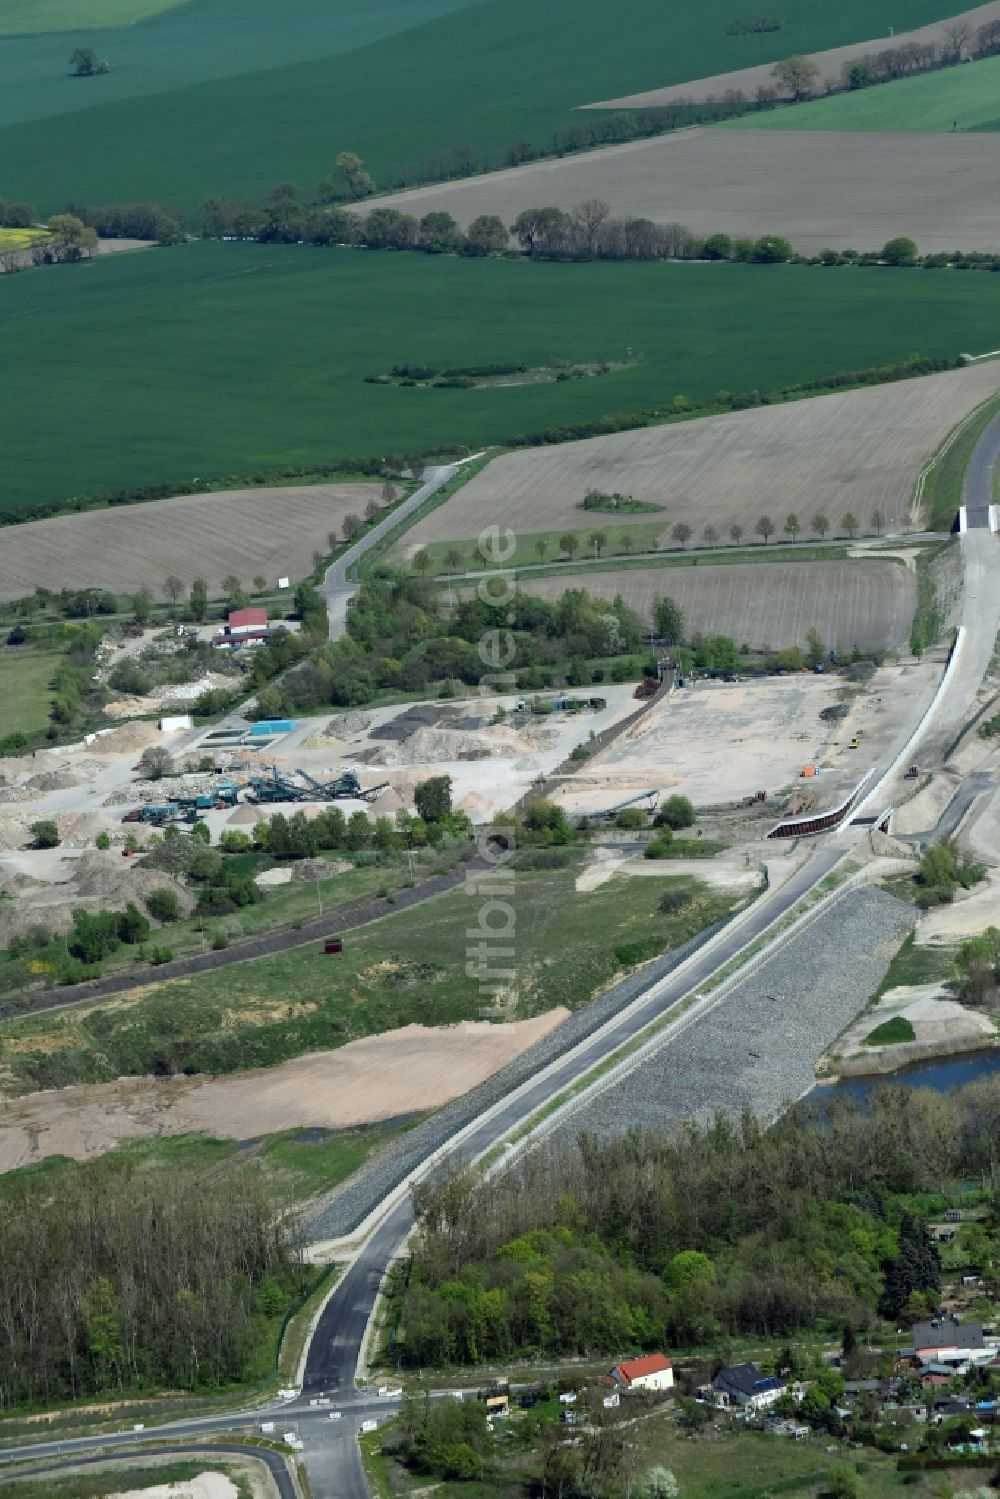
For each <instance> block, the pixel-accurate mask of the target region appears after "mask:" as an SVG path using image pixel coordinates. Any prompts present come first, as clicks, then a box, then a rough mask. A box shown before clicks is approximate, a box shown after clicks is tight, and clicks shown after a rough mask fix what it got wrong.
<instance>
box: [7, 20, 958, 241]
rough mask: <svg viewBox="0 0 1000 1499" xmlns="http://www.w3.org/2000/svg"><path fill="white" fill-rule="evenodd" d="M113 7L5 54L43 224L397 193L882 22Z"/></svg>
mask: <svg viewBox="0 0 1000 1499" xmlns="http://www.w3.org/2000/svg"><path fill="white" fill-rule="evenodd" d="M120 4H121V0H87V6H86V9H84V10H83V11H82V13H81V10H80V7H79V6H76V5H74V6H73V7H72V11H71V6H70V0H44V4H43V5H42V7H41V18H40V21H39V23H38V24H39V26H40V27H58V26H60V25H63V24H66V23H67V22H69V23H70V24H74V25H76V26H80V25H81V24H82V25H84V26H86V27H87V28H88V29H85V30H79V29H77V30H56V29H47V30H40V31H39V32H38V34H35V35H28V36H18V37H17V45H16V46H12V45H9V44H8V45H6V46H3V47H0V101H2V103H0V159H2V160H3V161H4V162H5V163H6V165H7V170H6V173H5V182H4V192H5V195H6V196H8V197H10V198H12V199H13V198H23V199H27V200H28V201H31V202H34V203H35V204H36V205H37V206H38V208H39V209H40V211H42V212H43V213H45V214H48V213H52V212H55V211H56V210H58V209H59V208H60V207H62V205H63V204H64V203H65V202H66V201H67V200H69V199H75V200H76V201H81V200H82V201H90V202H108V201H119V202H121V201H132V202H136V201H149V200H158V201H161V202H164V203H166V204H170V205H173V206H175V207H179V208H182V209H186V210H188V211H190V212H196V211H197V208H198V205H199V204H200V203H201V202H202V201H203V200H204V199H205V198H206V197H208V196H209V195H211V194H213V193H221V194H235V195H245V194H247V193H249V192H255V191H261V190H263V189H264V188H266V187H268V186H270V185H271V184H273V183H275V182H287V181H289V180H293V181H297V182H299V183H300V184H302V185H304V186H308V187H310V188H311V187H312V185H313V184H314V183H316V182H318V181H319V180H320V179H321V178H323V177H324V176H326V175H327V173H328V172H329V171H330V168H331V165H332V161H333V158H334V157H335V155H336V154H337V152H338V151H340V150H344V149H353V150H356V151H359V152H360V153H361V155H362V156H364V157H365V158H366V160H367V161H368V162H369V165H370V167H371V169H372V170H373V171H374V174H375V177H376V181H378V182H380V183H383V184H389V183H391V182H392V181H393V180H395V179H397V177H398V175H399V174H400V173H403V172H406V173H408V174H410V175H412V173H413V172H414V171H415V170H423V171H424V172H428V171H429V172H430V173H432V174H433V172H434V167H435V165H436V164H437V165H440V162H441V159H442V158H443V157H448V156H450V157H452V159H454V156H455V153H456V151H457V150H459V149H463V150H469V151H472V152H473V153H475V154H476V156H477V157H479V156H482V154H483V153H486V154H488V155H490V156H491V157H493V158H495V159H498V160H502V159H503V156H504V154H505V153H506V151H507V150H508V149H509V148H510V146H511V145H513V144H514V143H515V142H517V141H530V142H532V143H534V144H536V145H539V146H544V145H547V144H548V143H549V141H550V138H551V136H552V133H553V132H554V131H555V130H557V129H561V128H565V127H567V126H570V125H572V124H573V122H574V119H573V111H574V110H575V109H576V108H578V107H579V106H580V105H582V104H585V103H586V102H587V101H588V100H594V99H601V98H606V97H608V96H610V95H614V94H624V93H629V92H633V91H635V90H637V89H650V88H654V87H658V86H661V85H669V84H676V83H682V82H683V81H684V80H685V79H690V78H703V77H705V76H706V75H708V74H712V73H717V72H720V71H725V70H728V69H733V68H741V67H746V66H752V65H754V64H761V63H768V62H772V61H774V60H775V59H776V58H778V57H783V56H787V55H788V54H789V53H790V52H798V51H811V50H815V49H817V48H825V47H832V46H837V45H842V44H846V43H849V42H852V41H855V40H857V39H865V38H867V37H868V36H869V35H870V33H871V29H872V26H871V17H870V5H869V4H868V3H867V0H843V3H842V4H840V5H838V6H836V7H817V6H816V5H815V4H814V3H813V0H786V3H785V4H783V6H782V18H783V21H784V25H783V27H782V29H781V31H780V32H779V33H777V34H774V33H752V32H751V33H748V34H744V35H741V36H729V35H727V32H726V26H727V23H728V22H729V21H730V20H731V19H732V16H733V7H732V5H731V4H725V5H724V4H722V3H721V0H713V3H711V4H708V5H700V6H695V5H687V6H683V7H679V6H678V7H671V8H670V9H665V8H664V7H663V5H662V4H661V3H660V0H623V3H622V4H621V5H619V7H618V8H617V11H616V17H615V20H616V24H615V25H614V26H609V25H608V22H607V7H606V6H605V5H604V4H602V3H601V0H548V3H547V4H546V5H544V6H539V5H537V4H536V3H535V0H480V3H471V0H408V3H407V4H405V5H401V4H400V3H399V0H374V3H371V0H370V3H367V4H365V5H357V4H356V3H353V0H332V3H330V0H285V3H284V4H282V5H280V6H276V5H274V4H272V3H270V0H243V3H241V4H240V5H239V6H238V7H235V8H234V6H233V4H232V0H189V3H187V4H184V5H177V6H173V7H171V8H168V9H162V7H160V6H159V5H158V4H157V0H143V3H142V6H141V9H140V17H142V18H140V19H138V20H136V22H135V24H134V25H133V24H121V25H119V24H115V22H116V20H117V19H118V16H119V15H120V10H119V6H120ZM35 8H36V7H35V5H34V4H32V7H31V9H32V12H33V11H34V10H35ZM959 8H960V7H959V4H958V3H957V0H899V3H898V4H897V5H896V6H895V7H894V9H893V17H894V24H895V25H896V27H897V29H902V28H904V27H910V26H920V25H924V24H927V23H930V22H932V21H936V20H940V19H942V18H943V17H945V16H948V15H952V14H954V13H955V11H956V10H958V9H959ZM6 9H10V10H11V19H10V21H9V22H8V25H9V26H10V28H11V30H12V31H13V30H15V29H21V28H23V26H24V23H25V15H26V13H27V12H28V3H27V0H16V3H15V5H14V6H13V7H9V6H5V10H6ZM154 9H156V10H158V11H159V12H160V13H158V14H151V13H150V12H151V11H152V10H154ZM744 9H745V10H746V12H747V14H751V13H752V8H750V7H744ZM130 10H131V13H132V15H134V14H135V11H134V9H132V8H131V7H130ZM71 16H72V20H71ZM237 16H238V23H237V21H236V20H235V17H237ZM91 18H93V19H92V20H91ZM130 18H131V17H130ZM109 23H110V24H109ZM93 26H98V27H100V28H101V29H99V30H97V31H95V30H93V29H90V28H91V27H93ZM79 43H83V44H85V45H95V46H96V47H97V50H98V51H99V53H100V56H101V57H102V58H105V59H107V61H108V62H109V64H110V68H111V71H110V72H109V73H108V74H106V75H104V76H101V77H96V78H89V79H77V78H70V77H69V76H68V73H69V69H68V66H67V63H68V57H69V53H70V51H71V50H72V48H73V47H74V46H75V45H77V44H79ZM401 99H405V100H406V108H405V110H400V108H399V101H400V100H401ZM150 140H156V141H157V142H158V146H157V150H156V151H155V152H150V150H149V141H150Z"/></svg>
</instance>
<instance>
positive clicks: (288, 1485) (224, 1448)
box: [17, 1442, 298, 1499]
mask: <svg viewBox="0 0 1000 1499" xmlns="http://www.w3.org/2000/svg"><path fill="white" fill-rule="evenodd" d="M150 1455H151V1456H156V1457H200V1456H202V1455H204V1456H205V1457H206V1458H210V1457H216V1456H226V1457H230V1456H237V1457H254V1458H256V1459H257V1460H258V1461H259V1462H262V1463H263V1464H264V1465H265V1466H266V1468H267V1469H268V1471H269V1472H270V1474H271V1477H272V1479H273V1480H274V1486H275V1488H276V1489H277V1490H278V1493H279V1494H280V1496H281V1499H298V1496H297V1494H296V1490H295V1485H294V1483H293V1482H292V1477H291V1474H290V1473H289V1471H288V1467H287V1465H286V1463H285V1460H284V1458H283V1457H282V1455H281V1453H280V1452H271V1451H269V1450H268V1448H266V1447H243V1446H240V1445H239V1444H238V1443H236V1442H213V1443H212V1444H211V1446H208V1445H206V1446H204V1447H197V1448H195V1447H157V1448H156V1451H155V1453H152V1454H150ZM122 1456H123V1455H122V1454H121V1453H117V1454H116V1453H111V1452H105V1453H104V1454H103V1455H102V1456H101V1457H76V1458H66V1459H64V1461H62V1462H58V1463H47V1464H45V1466H44V1467H40V1468H30V1467H29V1468H25V1469H23V1470H22V1471H19V1472H18V1475H17V1476H18V1479H19V1480H20V1479H25V1480H28V1479H37V1478H44V1477H46V1476H47V1475H48V1474H49V1473H62V1472H64V1471H65V1470H66V1469H67V1468H82V1467H91V1466H96V1465H97V1464H99V1463H106V1462H108V1461H109V1460H111V1459H114V1460H115V1461H120V1460H121V1459H122Z"/></svg>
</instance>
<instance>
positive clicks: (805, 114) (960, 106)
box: [719, 57, 1000, 131]
mask: <svg viewBox="0 0 1000 1499" xmlns="http://www.w3.org/2000/svg"><path fill="white" fill-rule="evenodd" d="M956 123H957V124H958V126H959V128H960V129H962V130H977V131H978V130H1000V57H984V58H982V59H981V60H980V61H979V62H970V63H963V64H962V65H961V66H960V67H956V68H942V69H940V71H938V72H936V73H922V74H919V75H918V76H917V77H915V78H898V79H896V80H895V81H894V82H892V83H883V84H879V85H878V86H877V87H875V88H866V89H857V90H856V91H854V92H853V93H846V94H832V95H831V96H830V97H829V98H826V99H811V100H809V101H808V102H807V103H805V104H795V105H790V106H788V107H787V108H784V109H776V110H771V111H767V112H765V113H764V114H754V115H743V116H742V117H741V118H740V119H738V120H732V121H728V122H726V124H725V125H720V126H719V128H720V129H726V130H730V129H733V130H739V129H745V128H746V127H748V126H750V127H752V128H753V129H755V130H873V131H874V130H920V131H941V130H952V129H953V128H954V126H955V124H956Z"/></svg>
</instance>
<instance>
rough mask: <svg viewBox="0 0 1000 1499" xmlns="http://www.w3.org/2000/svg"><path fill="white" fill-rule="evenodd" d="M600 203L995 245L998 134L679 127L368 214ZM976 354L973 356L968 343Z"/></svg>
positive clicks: (810, 229)
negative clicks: (678, 128)
mask: <svg viewBox="0 0 1000 1499" xmlns="http://www.w3.org/2000/svg"><path fill="white" fill-rule="evenodd" d="M587 198H600V199H603V200H604V202H606V203H607V204H608V205H609V207H610V209H611V212H612V214H614V215H615V216H616V217H621V218H647V219H653V220H654V221H655V222H656V223H660V224H683V225H684V227H685V228H686V229H688V230H690V232H691V233H692V234H695V235H698V236H699V237H701V236H706V237H707V236H708V235H710V234H730V235H737V236H741V237H745V238H750V239H757V238H758V237H759V236H760V235H762V234H780V235H783V236H784V237H785V238H786V239H788V240H790V241H791V243H792V245H793V246H794V248H795V249H796V250H799V251H801V252H802V253H803V254H809V255H814V254H818V253H819V251H821V250H824V249H828V248H832V249H847V248H851V249H855V250H872V249H878V248H879V247H880V246H881V245H883V244H884V243H885V242H886V240H888V239H892V238H893V237H894V236H896V235H908V236H909V237H910V238H911V239H914V240H916V242H917V246H918V248H919V249H920V251H921V252H922V253H931V252H937V251H941V250H954V249H955V248H956V246H960V247H961V248H962V249H963V250H986V251H995V250H998V249H1000V155H998V153H997V148H996V140H995V137H994V136H992V135H989V134H983V135H974V134H965V133H964V132H958V133H956V134H950V133H944V134H938V135H931V134H916V133H901V134H899V135H890V134H867V133H861V132H852V131H818V130H817V131H811V130H803V131H793V130H752V129H748V130H722V129H702V128H697V129H693V130H678V131H675V132H673V133H672V134H670V135H660V136H655V137H653V138H652V139H650V140H643V141H633V142H630V143H629V144H628V145H624V146H606V147H604V148H603V149H601V150H598V151H581V152H580V153H579V154H576V155H573V156H564V157H562V158H559V159H557V160H554V161H539V162H532V163H531V164H530V165H528V166H523V167H511V168H509V169H507V170H505V171H502V172H491V173H488V174H486V175H485V176H481V177H470V178H466V179H464V180H462V181H459V182H446V183H441V184H439V185H438V186H436V187H424V188H417V189H414V190H413V191H412V192H403V193H395V194H393V195H392V196H391V197H387V198H372V199H368V200H366V202H365V205H364V206H365V209H366V211H367V210H370V209H372V208H398V209H400V210H401V211H402V212H404V213H411V214H416V215H417V217H418V218H419V217H422V216H423V215H424V214H425V213H432V212H439V211H443V212H445V213H450V214H451V215H452V216H453V217H454V218H455V219H456V220H457V221H458V223H459V224H461V225H462V226H463V227H467V226H468V225H469V224H470V223H471V222H472V220H473V219H474V218H476V217H478V215H479V214H499V216H500V218H501V219H503V221H504V223H505V224H511V223H513V221H514V220H515V219H516V217H517V215H518V214H519V213H521V212H522V211H523V210H524V209H527V208H538V207H541V206H551V207H555V208H562V209H566V210H569V209H571V208H573V207H575V205H576V204H578V203H582V202H584V200H585V199H587ZM969 352H970V353H974V352H976V351H975V350H970V351H969Z"/></svg>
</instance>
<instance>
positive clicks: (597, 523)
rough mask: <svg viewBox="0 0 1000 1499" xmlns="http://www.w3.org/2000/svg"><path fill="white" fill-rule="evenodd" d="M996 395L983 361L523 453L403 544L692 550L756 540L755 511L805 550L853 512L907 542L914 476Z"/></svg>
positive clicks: (995, 372)
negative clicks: (478, 540) (636, 531)
mask: <svg viewBox="0 0 1000 1499" xmlns="http://www.w3.org/2000/svg"><path fill="white" fill-rule="evenodd" d="M998 389H1000V361H997V362H993V361H987V362H986V363H983V364H978V365H970V366H968V367H967V368H966V369H963V370H949V371H947V372H946V373H945V374H942V375H928V376H925V377H923V378H922V379H920V380H901V381H899V382H897V383H894V384H891V385H881V386H873V387H870V388H868V389H866V390H854V391H847V392H845V393H844V394H842V395H827V396H815V397H811V398H810V399H809V400H805V401H795V402H791V403H789V404H787V405H783V406H764V407H758V408H757V409H756V410H750V411H736V412H733V413H732V414H727V415H725V416H712V417H706V418H704V419H703V420H700V421H689V422H678V423H673V424H671V425H669V426H662V427H644V428H641V429H639V430H637V431H634V432H619V433H614V434H613V435H611V436H608V437H590V438H587V439H585V440H583V441H581V442H566V443H559V444H556V445H555V446H552V447H538V448H522V449H520V450H519V451H517V452H514V453H507V454H504V455H503V456H502V457H500V458H497V459H495V460H494V461H493V462H492V463H490V464H488V465H487V467H486V468H484V469H483V470H482V472H481V473H478V474H476V476H475V478H473V479H471V480H470V481H469V483H468V484H466V485H464V486H463V488H462V489H460V490H458V491H457V493H456V494H455V495H454V496H453V497H452V498H451V499H450V500H448V501H447V502H446V503H445V504H443V505H440V506H438V508H437V509H436V510H433V511H432V512H431V513H430V515H428V516H426V517H425V518H424V519H423V520H421V521H418V522H417V524H416V525H415V526H414V527H413V529H412V530H410V531H408V532H407V534H406V542H407V545H409V544H411V543H412V544H414V546H424V545H426V544H428V543H430V542H442V541H462V540H468V541H470V542H471V541H472V540H473V539H474V538H475V537H477V536H479V535H480V533H481V531H482V529H483V527H484V526H485V525H497V526H500V527H501V528H505V527H509V529H510V530H511V531H513V532H514V534H515V535H516V536H524V535H529V534H530V533H532V532H535V531H561V530H563V529H564V528H565V529H567V530H571V531H579V530H582V529H583V528H584V527H586V528H587V529H597V528H602V527H613V528H614V530H615V531H620V530H622V529H624V528H625V527H627V526H628V525H630V524H645V525H648V524H649V522H650V521H651V520H655V521H660V520H662V526H663V529H662V531H661V532H660V544H661V545H665V544H666V543H667V538H668V537H669V534H670V529H671V527H672V526H673V525H674V524H675V522H677V521H686V522H687V523H688V524H689V525H691V526H692V527H693V529H694V533H695V536H696V537H697V535H698V533H699V531H700V529H701V526H702V525H703V524H704V523H705V522H706V521H711V522H712V524H713V525H714V526H715V528H716V530H717V531H718V532H719V534H720V536H721V537H723V538H725V536H726V534H727V531H728V528H729V526H730V525H732V524H733V523H734V522H737V523H739V524H740V525H742V527H743V530H744V535H745V537H746V538H747V539H748V540H752V539H753V534H754V533H753V528H754V525H755V524H756V521H757V518H758V516H759V515H760V513H761V511H767V513H768V514H769V515H770V516H771V517H772V518H773V519H774V520H775V522H776V523H777V524H778V525H779V526H781V525H782V524H783V523H784V519H785V516H786V515H787V514H788V513H789V511H792V510H794V511H795V512H796V513H797V514H798V516H799V520H800V521H801V523H802V528H803V529H802V535H803V537H806V536H808V535H809V521H810V519H811V517H812V516H813V515H815V514H816V512H817V511H821V512H822V513H824V514H825V515H826V516H827V517H828V519H829V520H830V523H831V525H832V526H833V527H834V529H836V528H837V522H838V521H839V519H840V516H841V515H842V514H843V512H844V511H845V510H852V511H853V512H854V514H855V515H856V516H857V518H858V521H859V523H860V527H861V530H862V531H865V530H868V529H870V521H871V516H872V512H873V511H874V510H875V509H878V510H881V512H882V517H883V524H884V527H885V529H886V530H887V531H905V530H907V529H909V528H910V527H911V526H912V525H914V524H915V525H917V526H918V527H919V525H920V524H921V519H920V517H911V516H910V513H909V509H910V495H911V493H912V490H913V485H914V482H915V480H916V478H917V475H918V474H919V472H920V469H921V468H922V467H923V465H924V464H925V463H926V462H927V460H928V458H930V457H931V455H932V454H933V453H934V452H935V450H936V449H937V448H938V447H939V445H940V444H941V443H942V442H943V441H944V439H945V437H946V436H947V435H948V433H949V432H950V431H951V429H952V428H953V427H954V426H955V425H956V424H957V423H958V422H959V421H961V419H962V417H963V416H965V415H966V413H967V412H969V411H971V410H972V409H973V407H975V406H978V405H979V403H980V401H983V400H985V399H986V397H987V396H990V395H992V394H993V393H994V391H996V390H998ZM589 489H599V490H602V491H603V492H605V493H614V492H615V491H617V492H619V493H621V494H630V495H632V496H633V498H634V499H636V500H645V501H647V502H651V503H653V504H656V505H661V506H662V507H663V510H662V513H661V514H660V515H653V514H650V513H648V512H647V513H640V514H633V515H614V514H605V513H603V512H601V511H585V510H583V509H581V508H580V506H581V502H582V500H583V498H584V496H585V495H586V493H587V491H588V490H589ZM777 539H780V537H779V538H777Z"/></svg>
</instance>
